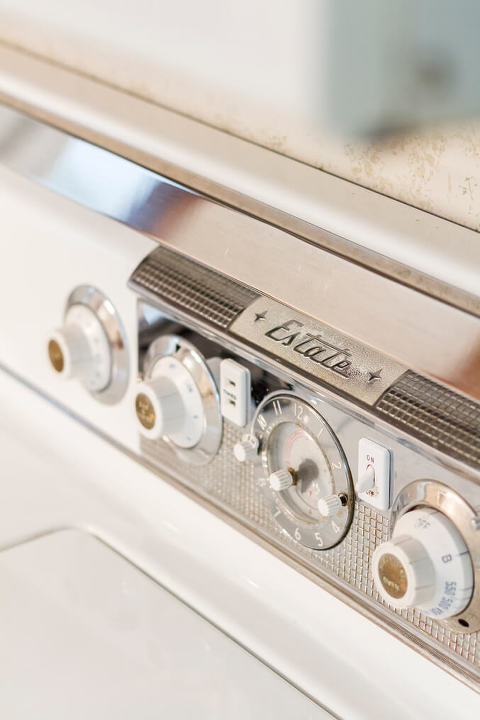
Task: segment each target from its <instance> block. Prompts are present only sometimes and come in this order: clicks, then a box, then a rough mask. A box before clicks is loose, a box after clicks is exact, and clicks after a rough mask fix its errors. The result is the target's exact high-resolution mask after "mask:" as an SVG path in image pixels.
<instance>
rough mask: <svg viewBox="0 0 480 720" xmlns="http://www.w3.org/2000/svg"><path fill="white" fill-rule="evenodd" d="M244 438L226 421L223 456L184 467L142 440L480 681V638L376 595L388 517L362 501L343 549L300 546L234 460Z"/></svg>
mask: <svg viewBox="0 0 480 720" xmlns="http://www.w3.org/2000/svg"><path fill="white" fill-rule="evenodd" d="M241 435H242V430H241V429H239V428H237V427H235V426H233V425H232V424H230V423H229V422H227V421H225V422H224V435H223V442H222V447H221V449H220V452H219V453H218V455H217V456H216V457H215V458H214V459H213V460H212V462H211V463H209V464H208V465H204V466H203V467H198V466H190V465H187V464H185V463H182V462H180V461H179V459H178V457H177V456H176V454H175V452H174V451H173V449H172V448H171V447H170V446H168V445H167V444H165V443H163V442H161V441H151V440H145V439H142V441H141V442H142V451H143V453H144V455H145V456H146V457H147V458H148V459H150V460H151V461H152V462H153V463H154V464H155V465H156V466H157V467H159V468H163V469H165V470H166V471H167V472H169V473H170V474H171V475H172V476H174V477H176V478H178V480H180V481H181V482H183V483H184V484H186V485H188V486H189V487H191V488H192V489H194V490H195V491H197V492H198V493H199V494H201V495H203V496H204V497H206V498H208V499H210V500H211V501H212V502H213V503H214V504H216V505H219V506H220V507H223V508H224V509H226V510H227V511H228V512H229V513H230V514H232V515H234V516H236V517H237V518H238V519H240V520H241V521H243V522H244V523H245V522H246V523H247V524H248V525H249V526H250V527H252V529H253V530H255V531H256V532H257V533H258V534H260V535H263V536H265V537H266V538H267V539H271V540H273V541H274V542H275V543H276V544H277V545H280V546H283V547H284V548H285V549H286V550H287V551H288V552H289V554H290V555H293V556H296V557H297V558H298V559H299V560H300V561H301V562H302V564H303V565H307V566H308V567H309V568H310V569H311V570H312V571H313V572H314V573H316V574H317V575H318V576H320V577H322V576H323V577H327V578H330V579H332V580H333V581H334V582H336V583H337V584H338V585H340V586H341V587H342V586H343V587H344V588H345V589H347V590H348V591H350V594H352V593H353V594H354V595H355V596H356V597H357V598H358V600H359V601H360V602H363V603H364V604H366V605H367V606H369V607H370V608H372V609H376V611H377V612H381V613H382V614H383V615H384V616H389V617H390V618H391V619H393V620H394V621H395V622H396V623H397V624H398V625H400V627H402V628H403V630H404V632H405V634H406V635H408V634H410V635H411V636H413V637H417V639H418V640H420V641H421V642H422V643H423V645H424V646H427V647H430V650H431V652H432V654H433V655H436V656H437V657H438V656H440V657H442V658H443V659H444V660H448V662H449V663H450V664H451V665H454V666H455V665H456V666H457V668H459V669H461V668H463V669H464V670H465V671H466V672H468V673H469V674H472V673H473V674H475V675H476V676H477V678H478V679H479V680H480V642H479V633H473V634H470V635H469V634H463V633H458V634H456V633H453V632H451V631H449V630H447V629H446V628H444V627H443V626H442V625H441V624H439V623H438V622H437V621H436V620H434V619H432V618H429V617H426V616H425V615H424V614H423V613H421V612H419V611H418V610H416V609H414V610H404V611H395V610H393V609H391V608H389V607H388V606H386V605H385V604H384V603H383V601H382V600H381V598H380V596H379V595H378V593H377V592H376V590H375V587H374V584H373V579H372V575H371V572H370V562H371V557H372V554H373V551H374V549H375V548H376V546H377V545H379V544H380V543H381V542H385V541H386V540H387V539H388V537H389V530H390V525H389V520H388V518H387V517H385V516H384V515H382V514H381V513H379V512H376V511H375V510H374V509H373V508H371V507H369V506H368V505H364V504H363V503H361V502H360V503H357V504H356V507H355V513H354V519H353V522H352V525H351V528H350V530H349V533H348V535H347V537H346V538H345V541H344V542H342V543H341V544H340V545H338V546H337V547H335V548H332V549H331V550H327V551H325V552H318V551H317V552H316V551H314V550H309V549H308V548H304V547H302V546H300V545H298V543H296V542H295V541H294V540H292V539H291V538H290V537H289V536H288V535H286V534H285V533H284V532H283V531H282V530H281V528H280V527H279V526H278V525H277V524H276V523H275V521H274V520H273V518H272V515H271V513H270V510H269V507H268V504H267V502H266V499H265V498H264V496H263V493H262V491H261V489H260V488H259V487H258V485H257V483H256V481H255V479H254V476H253V470H252V468H251V466H248V465H247V464H240V463H238V462H236V461H235V460H234V459H233V446H234V444H235V443H236V442H237V441H238V440H239V439H240V438H241Z"/></svg>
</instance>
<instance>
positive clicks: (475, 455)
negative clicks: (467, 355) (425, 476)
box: [376, 371, 480, 468]
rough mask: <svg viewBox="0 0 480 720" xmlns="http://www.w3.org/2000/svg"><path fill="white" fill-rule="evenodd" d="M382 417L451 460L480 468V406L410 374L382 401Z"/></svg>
mask: <svg viewBox="0 0 480 720" xmlns="http://www.w3.org/2000/svg"><path fill="white" fill-rule="evenodd" d="M376 409H377V412H378V413H379V415H381V416H382V417H384V418H386V419H388V421H389V422H390V423H392V425H395V426H396V427H398V428H401V429H402V430H405V431H406V432H408V433H409V434H411V435H413V436H414V437H416V438H418V439H419V440H422V441H423V442H426V443H427V444H428V445H431V446H432V447H434V448H436V449H437V450H441V451H442V452H444V453H446V454H447V455H450V456H451V457H454V458H457V459H458V460H463V461H464V462H466V463H467V464H469V465H471V466H472V467H477V468H478V467H480V405H479V404H478V403H475V402H474V401H473V400H469V399H468V398H466V397H463V396H461V395H458V393H455V392H452V391H451V390H448V388H445V387H443V386H442V385H438V384H437V383H435V382H432V381H431V380H428V379H427V378H425V377H422V376H421V375H418V374H417V373H414V372H411V371H408V372H406V373H405V374H404V375H402V377H401V378H400V379H399V380H397V381H396V382H395V383H394V384H393V385H392V386H391V387H390V388H389V389H388V390H387V392H386V393H384V394H383V395H382V397H381V398H380V399H379V400H378V402H377V404H376Z"/></svg>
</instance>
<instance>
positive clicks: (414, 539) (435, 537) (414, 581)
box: [372, 508, 473, 619]
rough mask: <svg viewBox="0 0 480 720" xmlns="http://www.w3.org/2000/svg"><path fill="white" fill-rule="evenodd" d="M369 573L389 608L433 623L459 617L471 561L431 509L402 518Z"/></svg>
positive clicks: (467, 589)
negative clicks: (411, 610)
mask: <svg viewBox="0 0 480 720" xmlns="http://www.w3.org/2000/svg"><path fill="white" fill-rule="evenodd" d="M372 573H373V579H374V582H375V586H376V588H377V590H378V592H379V593H380V595H381V596H382V598H383V599H384V600H385V602H387V603H388V604H389V605H392V606H393V607H395V608H398V609H402V608H409V607H417V608H419V609H420V610H423V612H425V614H426V615H429V616H430V617H433V618H437V619H441V618H446V617H450V616H451V615H457V614H458V613H460V612H461V611H462V610H463V609H464V608H465V607H466V606H467V605H468V603H469V602H470V598H471V596H472V592H473V571H472V562H471V559H470V555H469V553H468V550H467V547H466V545H465V543H464V541H463V539H462V536H461V535H460V533H459V532H458V530H457V529H456V527H455V526H454V525H453V523H452V522H450V520H449V519H448V518H447V517H446V516H445V515H443V514H442V513H440V512H438V511H436V510H434V509H433V508H417V509H415V510H411V511H410V512H408V513H406V514H405V515H402V516H401V517H400V519H399V520H398V521H397V523H396V524H395V528H394V531H393V536H392V539H391V540H390V541H389V542H386V543H383V544H382V545H380V546H379V547H378V548H377V549H376V550H375V552H374V554H373V558H372Z"/></svg>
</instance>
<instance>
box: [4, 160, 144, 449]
mask: <svg viewBox="0 0 480 720" xmlns="http://www.w3.org/2000/svg"><path fill="white" fill-rule="evenodd" d="M0 178H1V179H0V187H1V192H0V215H1V217H2V234H1V238H0V252H1V257H2V262H1V263H0V287H1V297H2V302H1V303H0V364H5V365H7V366H8V367H9V368H11V369H12V370H13V371H14V372H16V373H18V374H19V375H21V376H22V377H24V378H25V379H27V380H29V381H31V382H34V383H36V384H37V385H38V386H40V387H41V388H42V389H43V390H44V391H45V392H48V393H50V394H51V395H52V396H53V397H55V398H57V400H59V401H60V402H62V403H64V404H66V405H67V406H69V407H70V408H75V409H76V410H77V412H79V413H81V414H82V416H83V417H84V418H85V419H86V420H87V421H90V422H92V423H94V424H96V425H98V426H99V427H101V428H102V429H104V430H108V432H111V433H112V435H115V436H116V437H117V438H118V439H119V440H120V441H121V442H124V443H125V444H126V445H127V446H128V447H136V446H137V443H138V432H137V424H136V418H135V409H134V408H135V402H134V397H135V390H136V386H137V360H136V354H135V352H134V351H133V350H132V349H133V348H134V347H135V337H136V323H137V318H136V297H135V294H134V293H133V292H131V291H130V290H128V289H127V287H126V285H127V281H128V278H129V276H130V274H131V272H132V271H133V270H134V268H135V267H136V266H137V265H138V263H139V262H140V261H141V260H142V259H143V257H145V255H146V254H147V253H148V252H149V251H150V250H151V249H153V247H155V246H156V245H155V243H153V242H152V241H151V240H149V239H148V238H146V237H144V236H142V235H139V234H138V233H135V232H133V231H131V230H127V229H126V228H124V227H122V226H121V225H119V224H117V223H114V222H112V221H111V220H108V219H107V218H103V217H101V216H98V215H95V213H93V212H92V211H89V210H85V209H84V208H80V207H79V206H77V205H75V204H74V203H73V202H70V201H68V200H66V199H64V198H61V197H59V196H57V195H55V194H54V193H52V192H51V191H48V190H42V189H41V188H38V187H36V186H35V185H34V184H33V183H31V182H29V181H26V180H23V179H21V178H19V177H18V176H16V175H15V174H14V173H11V172H7V171H6V170H3V169H2V170H0ZM79 248H81V252H79V251H78V250H79ZM79 285H92V286H94V287H97V288H98V289H99V290H101V291H102V292H103V293H104V294H105V295H106V296H107V297H108V298H109V300H110V301H111V303H112V305H113V306H114V307H115V309H116V311H117V312H118V315H119V317H120V320H121V322H122V324H123V326H124V328H125V333H126V336H127V345H128V350H129V356H130V376H129V384H128V388H127V392H126V393H125V395H124V396H123V397H122V400H121V401H120V403H117V404H114V405H103V404H102V403H99V402H98V400H96V399H95V398H94V397H93V396H92V395H91V394H90V393H89V392H87V390H86V389H85V387H83V385H82V384H81V383H80V382H65V381H64V380H63V379H62V378H61V376H59V374H58V373H57V372H56V371H55V370H54V369H53V368H52V366H51V364H50V361H49V358H48V353H47V343H48V338H49V337H50V334H51V330H52V328H55V327H58V326H59V325H60V324H61V323H62V321H63V315H64V311H65V305H66V302H67V299H68V297H69V295H70V293H71V292H72V290H73V289H74V288H76V287H78V286H79ZM12 298H14V299H15V300H14V302H12Z"/></svg>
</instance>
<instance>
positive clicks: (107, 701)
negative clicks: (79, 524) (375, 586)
mask: <svg viewBox="0 0 480 720" xmlns="http://www.w3.org/2000/svg"><path fill="white" fill-rule="evenodd" d="M0 633H1V636H2V642H1V643H0V667H1V669H2V673H1V678H0V688H1V691H0V714H1V715H2V717H4V718H7V717H8V718H11V719H12V720H13V719H15V720H20V719H25V720H27V719H28V720H30V719H31V718H32V717H33V716H35V717H39V718H49V720H65V718H69V720H85V718H89V719H90V720H110V719H111V720H122V719H125V720H132V718H138V719H139V720H149V719H151V720H153V719H154V718H155V720H156V719H158V718H163V717H165V718H167V717H168V718H173V720H189V719H190V718H191V717H192V714H193V716H194V717H195V718H196V719H198V720H224V719H225V718H229V720H230V719H231V720H244V719H245V718H249V719H251V720H268V719H269V718H271V719H272V720H273V719H274V718H275V720H291V718H296V719H298V720H320V719H321V718H325V719H326V718H327V717H331V715H330V714H329V713H327V712H325V711H324V710H322V709H321V708H319V707H318V706H316V705H315V704H314V703H313V702H312V701H311V700H309V699H308V698H306V697H305V696H303V695H302V694H301V693H299V692H298V691H297V690H296V689H295V688H293V687H292V686H291V685H289V684H288V683H287V682H285V680H283V679H282V678H280V677H279V676H278V675H276V674H275V673H273V672H272V671H271V670H269V669H268V668H267V667H265V665H262V663H260V662H259V661H258V660H256V659H255V658H254V657H252V656H251V655H250V654H249V653H248V652H246V651H245V650H244V649H243V648H241V647H239V646H238V645H237V644H235V643H234V642H233V641H232V640H230V639H229V638H227V637H226V636H225V635H223V634H222V633H221V632H220V631H219V630H217V629H216V628H214V627H212V625H210V624H209V623H208V622H207V621H206V620H204V619H203V618H201V617H199V616H198V615H196V614H195V613H194V612H193V611H192V610H191V609H189V608H188V607H186V606H185V605H183V604H182V603H181V602H180V601H179V600H178V599H176V598H175V597H173V596H172V595H171V594H170V593H168V592H166V591H165V590H163V589H162V588H161V587H159V586H158V585H157V584H156V583H155V582H154V581H153V580H151V579H150V578H148V577H147V576H145V575H144V574H143V573H142V572H140V571H139V570H138V569H137V568H135V567H134V566H133V565H131V564H129V563H128V562H126V561H125V560H124V559H123V558H122V557H121V556H119V555H117V554H116V553H115V552H113V551H112V550H111V549H109V548H107V547H106V546H105V545H103V544H102V543H100V542H99V541H98V540H97V539H95V538H93V537H92V536H90V535H87V534H84V533H81V532H80V531H78V530H70V531H68V530H67V531H63V532H59V533H55V534H53V535H49V536H46V537H43V538H39V539H36V540H33V541H32V542H29V543H26V544H24V545H20V546H17V547H14V548H12V549H10V550H5V551H4V552H3V553H0Z"/></svg>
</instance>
